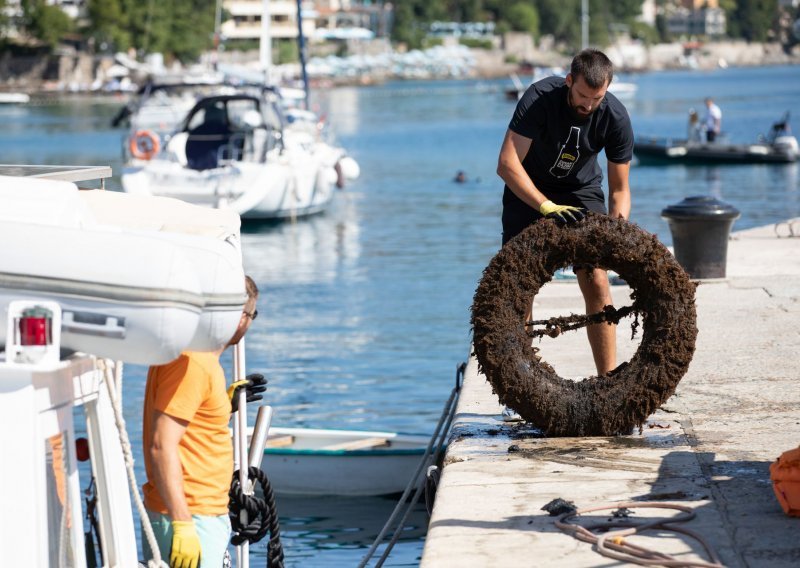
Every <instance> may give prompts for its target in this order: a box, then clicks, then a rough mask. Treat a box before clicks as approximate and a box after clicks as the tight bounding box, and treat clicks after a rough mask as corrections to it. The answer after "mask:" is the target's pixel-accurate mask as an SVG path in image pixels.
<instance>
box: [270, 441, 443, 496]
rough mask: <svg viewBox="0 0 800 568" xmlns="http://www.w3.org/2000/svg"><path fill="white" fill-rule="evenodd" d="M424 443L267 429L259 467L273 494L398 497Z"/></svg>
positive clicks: (412, 472)
mask: <svg viewBox="0 0 800 568" xmlns="http://www.w3.org/2000/svg"><path fill="white" fill-rule="evenodd" d="M429 441H430V439H429V437H428V436H424V435H415V434H398V433H395V432H370V431H362V430H329V429H313V428H279V427H273V428H270V430H269V439H268V440H267V445H266V448H265V449H264V458H263V460H262V462H261V468H262V469H263V470H264V471H265V472H266V474H267V476H268V478H269V480H270V485H271V486H272V489H273V490H274V491H275V493H277V494H285V495H339V496H349V497H355V496H367V495H386V494H392V493H401V492H402V491H403V490H404V489H405V488H406V485H408V483H409V481H410V480H411V479H412V477H413V475H414V472H415V471H416V468H417V467H418V466H419V463H420V461H421V460H422V459H423V457H424V455H425V450H426V449H427V445H428V443H429Z"/></svg>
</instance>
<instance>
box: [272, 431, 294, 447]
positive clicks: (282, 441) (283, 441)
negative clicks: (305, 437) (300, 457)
mask: <svg viewBox="0 0 800 568" xmlns="http://www.w3.org/2000/svg"><path fill="white" fill-rule="evenodd" d="M292 444H294V436H292V435H291V434H284V435H283V436H275V437H273V438H267V445H266V446H265V447H267V448H285V447H286V446H291V445H292Z"/></svg>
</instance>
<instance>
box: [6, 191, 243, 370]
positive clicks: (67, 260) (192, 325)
mask: <svg viewBox="0 0 800 568" xmlns="http://www.w3.org/2000/svg"><path fill="white" fill-rule="evenodd" d="M0 200H2V202H3V204H4V205H3V207H2V209H1V210H0V239H2V240H3V242H5V243H7V246H6V247H4V248H3V250H2V252H0V314H2V315H3V316H5V317H7V316H8V304H9V302H10V301H12V300H15V299H27V300H52V301H55V302H57V303H58V304H59V305H60V306H61V308H62V312H63V317H62V346H63V347H65V348H67V349H71V350H74V351H83V352H86V353H92V354H94V355H98V356H101V357H109V358H113V359H119V360H122V361H126V362H130V363H139V364H147V365H150V364H158V363H165V362H168V361H171V360H172V359H174V358H175V357H177V356H178V354H180V352H181V351H183V350H186V349H190V350H203V351H208V350H214V349H218V348H220V347H222V346H224V345H225V344H226V343H227V341H228V340H229V339H230V338H231V337H232V336H233V334H234V332H235V330H236V326H237V324H238V322H239V320H240V318H241V313H242V306H243V305H244V302H245V299H246V294H245V289H244V271H243V269H242V260H241V248H240V242H239V218H238V216H237V215H235V214H231V213H230V212H225V211H216V210H209V209H204V208H201V207H196V206H193V205H190V204H187V203H183V202H180V201H177V200H172V199H166V198H158V197H136V196H129V195H124V194H119V193H113V192H107V191H79V190H78V189H77V187H76V186H75V185H74V184H72V183H68V182H60V181H52V180H37V179H30V178H17V177H0ZM5 333H6V331H5V329H3V326H0V344H3V345H4V344H5Z"/></svg>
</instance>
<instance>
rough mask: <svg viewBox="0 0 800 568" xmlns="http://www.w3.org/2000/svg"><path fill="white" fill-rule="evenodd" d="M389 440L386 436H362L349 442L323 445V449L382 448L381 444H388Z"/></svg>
mask: <svg viewBox="0 0 800 568" xmlns="http://www.w3.org/2000/svg"><path fill="white" fill-rule="evenodd" d="M389 444H390V442H389V440H387V439H386V438H378V437H375V438H362V439H360V440H351V441H349V442H341V443H339V444H331V445H329V446H323V447H322V448H320V449H322V450H328V451H338V450H345V451H349V450H368V449H370V448H380V447H381V446H388V445H389Z"/></svg>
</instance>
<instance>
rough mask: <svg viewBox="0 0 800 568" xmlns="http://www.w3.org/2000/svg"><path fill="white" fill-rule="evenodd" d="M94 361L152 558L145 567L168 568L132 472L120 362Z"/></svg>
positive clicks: (131, 454)
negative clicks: (115, 427) (101, 374)
mask: <svg viewBox="0 0 800 568" xmlns="http://www.w3.org/2000/svg"><path fill="white" fill-rule="evenodd" d="M96 361H97V363H96V365H97V368H98V369H99V370H100V371H102V372H103V379H104V380H103V382H104V383H105V384H106V389H107V390H108V398H109V399H111V408H112V409H113V410H114V422H116V425H117V432H118V433H119V443H120V446H121V447H122V456H123V458H124V459H125V471H126V472H127V474H128V483H129V485H130V489H131V495H132V497H133V502H134V503H135V504H136V510H137V511H139V518H140V520H141V522H142V528H143V530H144V534H145V536H146V538H147V544H148V545H150V550H151V551H152V553H153V558H152V559H151V560H148V562H147V566H148V568H168V566H167V564H166V563H165V562H164V561H163V560H162V559H161V551H160V550H159V548H158V542H156V536H155V534H154V533H153V527H152V525H151V524H150V518H149V517H148V516H147V510H146V509H145V508H144V503H143V502H142V497H141V495H140V494H139V485H138V483H137V482H136V473H135V472H134V470H133V451H132V450H131V442H130V438H128V430H127V428H126V427H125V418H124V416H123V415H122V400H121V398H120V396H119V392H120V391H121V390H122V361H117V362H116V363H114V362H113V361H111V360H110V359H97V360H96Z"/></svg>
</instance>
